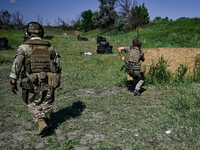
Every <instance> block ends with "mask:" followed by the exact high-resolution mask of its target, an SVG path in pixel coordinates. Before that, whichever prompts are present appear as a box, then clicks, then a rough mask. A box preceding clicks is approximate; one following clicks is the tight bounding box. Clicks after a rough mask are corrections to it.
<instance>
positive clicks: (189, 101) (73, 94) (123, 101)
mask: <svg viewBox="0 0 200 150" xmlns="http://www.w3.org/2000/svg"><path fill="white" fill-rule="evenodd" d="M49 32H50V31H48V32H47V31H46V32H45V35H46V34H49ZM139 33H140V40H141V43H142V47H143V48H154V47H197V48H200V19H197V18H195V19H181V20H177V21H168V22H166V21H161V22H157V23H154V22H153V23H150V24H148V25H147V26H145V27H143V28H139ZM51 35H53V36H54V38H52V39H51V40H49V41H50V43H51V44H52V46H54V48H55V49H56V50H57V52H58V53H59V54H60V55H61V58H60V61H61V65H62V83H61V86H60V87H59V88H58V89H56V95H55V103H54V111H53V115H52V121H51V123H52V127H51V128H52V132H50V134H49V135H48V136H46V137H43V138H40V137H38V136H37V131H38V127H37V125H35V124H34V123H33V121H32V117H31V114H30V113H29V111H28V107H27V106H26V105H25V104H24V103H23V101H22V99H21V89H20V88H19V93H18V95H17V96H15V95H12V94H11V92H10V87H9V82H10V78H9V74H10V70H11V66H12V63H11V62H12V61H13V58H14V55H15V51H16V48H17V47H18V46H19V45H20V44H21V43H22V41H23V38H22V37H23V36H24V33H23V32H14V31H0V36H1V37H2V36H6V37H7V38H8V40H9V49H8V50H2V51H1V54H0V59H1V60H0V61H1V64H0V70H1V71H0V109H1V113H0V149H47V150H54V149H59V150H66V149H77V150H84V149H85V150H90V149H95V150H136V149H173V150H177V149H200V134H199V129H200V111H199V107H200V94H199V92H200V84H199V82H198V81H199V75H200V73H199V72H198V71H197V73H196V76H195V77H193V76H192V77H191V76H185V74H184V73H183V72H184V71H183V72H182V73H183V74H181V73H179V74H178V73H177V74H175V75H171V76H170V77H169V76H168V74H165V73H166V72H167V71H166V70H165V69H163V70H160V72H158V74H159V73H161V74H162V75H163V76H162V77H163V82H162V78H161V79H157V80H153V79H151V77H154V75H155V74H152V73H151V74H148V73H146V78H147V82H146V84H145V85H144V86H143V88H142V90H143V93H142V95H141V96H140V97H135V96H134V94H133V92H132V88H133V87H131V86H127V82H126V73H124V71H120V69H121V67H122V65H123V62H122V60H121V58H120V56H119V54H118V50H117V48H118V47H119V46H130V45H131V41H132V39H133V38H136V37H137V32H135V31H132V32H130V33H128V34H118V33H117V32H115V31H111V32H109V33H104V34H101V33H100V30H93V31H90V32H87V33H84V34H82V35H81V36H84V37H87V38H88V39H89V41H77V38H76V35H72V34H67V36H66V37H63V36H62V34H61V33H59V32H54V33H52V34H51ZM98 35H102V36H104V37H106V39H107V41H108V42H109V44H110V45H112V46H113V54H97V53H96V50H97V44H96V39H97V36H98ZM92 38H94V39H95V40H94V41H92ZM80 52H91V53H94V55H92V56H89V55H84V54H79V53H80ZM124 55H126V54H124ZM155 60H157V58H155ZM161 65H162V64H161ZM153 67H154V66H153ZM183 68H184V66H183ZM183 68H182V69H183ZM168 77H169V78H168ZM155 78H156V76H155ZM193 78H195V79H193ZM153 81H154V82H153ZM19 82H20V81H18V87H19Z"/></svg>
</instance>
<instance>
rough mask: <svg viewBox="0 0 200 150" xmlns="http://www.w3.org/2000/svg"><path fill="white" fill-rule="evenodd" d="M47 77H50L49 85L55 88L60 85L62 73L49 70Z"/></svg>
mask: <svg viewBox="0 0 200 150" xmlns="http://www.w3.org/2000/svg"><path fill="white" fill-rule="evenodd" d="M47 77H48V85H49V87H50V88H53V89H55V88H58V87H59V86H60V78H61V75H60V74H59V73H51V72H48V73H47Z"/></svg>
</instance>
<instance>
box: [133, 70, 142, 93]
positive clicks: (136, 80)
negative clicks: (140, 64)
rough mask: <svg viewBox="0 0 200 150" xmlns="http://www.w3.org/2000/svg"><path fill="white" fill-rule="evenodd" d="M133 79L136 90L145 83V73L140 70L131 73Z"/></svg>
mask: <svg viewBox="0 0 200 150" xmlns="http://www.w3.org/2000/svg"><path fill="white" fill-rule="evenodd" d="M131 77H132V78H133V81H134V83H135V90H138V91H139V90H140V88H141V86H142V85H143V84H144V79H145V77H144V73H142V72H139V71H134V74H133V75H131Z"/></svg>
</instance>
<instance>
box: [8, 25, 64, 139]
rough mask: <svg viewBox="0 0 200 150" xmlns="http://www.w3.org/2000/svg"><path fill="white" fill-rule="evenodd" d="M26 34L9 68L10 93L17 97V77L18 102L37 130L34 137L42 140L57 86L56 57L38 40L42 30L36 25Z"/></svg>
mask: <svg viewBox="0 0 200 150" xmlns="http://www.w3.org/2000/svg"><path fill="white" fill-rule="evenodd" d="M27 33H28V35H29V36H30V40H27V41H25V42H24V43H23V44H22V45H20V46H19V47H18V49H17V51H16V55H15V59H14V62H13V66H12V68H11V74H10V77H11V82H10V85H11V91H12V92H13V93H14V94H17V80H18V79H19V77H20V76H21V83H20V87H21V88H22V99H23V101H24V102H25V103H26V104H27V105H28V107H29V111H30V112H31V114H32V117H33V120H34V122H35V123H37V124H38V126H39V131H38V135H41V136H45V135H46V134H47V131H48V128H49V121H50V118H51V113H52V105H53V102H54V91H55V89H56V88H57V87H59V85H60V78H61V66H60V62H59V57H60V56H59V54H58V53H57V52H56V51H55V49H54V48H53V47H52V46H51V44H50V43H49V42H48V41H43V40H42V37H43V35H44V30H43V27H42V26H41V25H40V24H38V23H36V22H30V23H29V24H28V26H27Z"/></svg>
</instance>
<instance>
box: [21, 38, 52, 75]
mask: <svg viewBox="0 0 200 150" xmlns="http://www.w3.org/2000/svg"><path fill="white" fill-rule="evenodd" d="M24 44H30V45H31V47H32V51H31V53H30V55H29V56H27V57H26V60H25V70H26V72H28V73H38V72H51V69H52V62H51V55H50V52H49V51H48V47H49V45H50V43H49V42H48V41H41V40H27V41H25V42H24Z"/></svg>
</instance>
